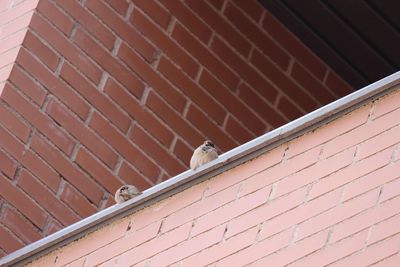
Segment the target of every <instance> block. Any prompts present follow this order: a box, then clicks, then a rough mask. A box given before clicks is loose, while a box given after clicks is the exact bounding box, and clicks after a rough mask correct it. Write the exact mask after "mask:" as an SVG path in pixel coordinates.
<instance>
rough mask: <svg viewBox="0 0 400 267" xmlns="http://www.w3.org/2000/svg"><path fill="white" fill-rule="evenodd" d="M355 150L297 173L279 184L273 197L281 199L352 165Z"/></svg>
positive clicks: (347, 151) (337, 155) (321, 161)
mask: <svg viewBox="0 0 400 267" xmlns="http://www.w3.org/2000/svg"><path fill="white" fill-rule="evenodd" d="M354 154H355V148H353V149H348V150H346V151H344V152H342V153H339V154H336V155H335V156H333V157H330V158H328V159H325V160H320V161H318V162H317V163H316V164H315V165H312V166H310V167H308V168H305V169H303V170H301V171H299V172H296V173H294V174H292V175H290V176H288V177H286V178H284V179H282V180H280V181H278V182H277V184H276V188H275V190H274V195H273V197H274V198H276V197H279V196H282V195H284V194H287V193H289V192H291V191H292V190H295V189H298V188H300V187H303V186H305V185H307V184H311V183H312V182H314V181H317V180H320V179H321V178H323V177H326V176H327V175H330V174H332V173H334V172H337V171H338V170H340V169H342V168H344V167H346V166H348V165H350V164H351V163H352V161H353V158H354Z"/></svg>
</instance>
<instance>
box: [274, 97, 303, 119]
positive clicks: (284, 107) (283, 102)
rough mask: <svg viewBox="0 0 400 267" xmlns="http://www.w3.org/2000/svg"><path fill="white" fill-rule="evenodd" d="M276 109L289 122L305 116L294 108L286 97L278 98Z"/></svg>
mask: <svg viewBox="0 0 400 267" xmlns="http://www.w3.org/2000/svg"><path fill="white" fill-rule="evenodd" d="M277 109H278V110H279V111H280V112H281V113H282V114H283V115H285V116H286V118H288V119H289V120H290V121H293V120H295V119H297V118H299V117H301V116H302V115H305V113H304V112H303V111H301V110H300V109H299V108H298V107H297V106H295V105H294V104H293V102H291V101H290V100H289V98H288V97H286V96H281V97H280V98H279V102H278V106H277Z"/></svg>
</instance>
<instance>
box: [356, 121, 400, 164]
mask: <svg viewBox="0 0 400 267" xmlns="http://www.w3.org/2000/svg"><path fill="white" fill-rule="evenodd" d="M399 134H400V127H399V126H397V127H394V128H392V129H390V130H388V131H386V132H382V133H381V134H379V135H377V136H375V137H373V138H371V139H369V140H367V141H365V142H363V143H361V145H360V147H359V152H358V154H357V157H358V158H359V159H364V158H366V157H369V156H371V155H373V154H375V153H377V152H379V151H382V150H384V149H385V148H388V147H392V146H394V145H395V144H397V143H399V142H400V139H399V138H398V136H399Z"/></svg>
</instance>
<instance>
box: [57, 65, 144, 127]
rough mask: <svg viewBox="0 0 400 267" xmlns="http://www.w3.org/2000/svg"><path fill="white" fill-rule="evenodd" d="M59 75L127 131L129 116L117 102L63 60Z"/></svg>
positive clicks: (129, 122) (115, 123)
mask: <svg viewBox="0 0 400 267" xmlns="http://www.w3.org/2000/svg"><path fill="white" fill-rule="evenodd" d="M60 77H61V78H63V79H64V81H66V82H67V83H68V84H70V85H71V87H73V88H75V90H77V91H78V92H79V93H80V94H81V95H82V96H83V97H85V99H86V100H87V101H88V102H89V103H90V104H91V105H93V107H95V108H96V109H97V110H98V111H100V112H101V113H103V114H104V115H105V116H106V117H107V118H109V119H110V121H112V122H113V124H114V125H115V126H117V127H118V128H119V129H120V130H121V131H122V132H125V133H126V132H127V131H128V129H129V126H130V124H131V120H130V118H129V116H128V115H126V114H125V113H123V112H122V111H121V109H120V108H119V106H118V105H117V104H115V103H114V102H112V101H111V100H110V99H109V98H108V97H106V96H105V95H104V94H102V93H101V92H100V91H99V90H97V89H96V88H95V87H94V86H93V85H92V84H91V83H89V82H88V81H87V80H86V79H85V78H84V77H82V76H81V75H80V74H79V73H78V72H77V71H76V70H75V69H74V68H73V67H72V66H71V65H70V64H69V63H67V62H64V64H63V66H62V68H61V71H60ZM131 88H132V87H131ZM134 88H137V87H133V88H132V93H133V94H134V93H135V91H134V90H135V89H134Z"/></svg>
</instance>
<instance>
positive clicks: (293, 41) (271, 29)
mask: <svg viewBox="0 0 400 267" xmlns="http://www.w3.org/2000/svg"><path fill="white" fill-rule="evenodd" d="M239 2H240V1H239ZM262 28H263V30H265V31H266V32H267V33H268V34H269V35H270V36H273V37H274V40H275V41H276V42H278V43H279V45H280V46H282V47H283V48H284V49H285V50H286V51H287V52H288V53H290V54H291V55H292V56H293V57H294V58H295V59H296V60H298V61H299V62H300V63H301V64H302V65H303V66H305V67H306V69H307V70H309V71H310V72H311V73H313V74H314V75H315V76H316V77H317V78H318V79H319V80H322V79H323V78H324V76H325V74H326V72H327V71H328V68H327V66H326V65H325V64H324V63H323V62H322V60H321V59H320V58H319V57H318V56H316V55H315V54H314V53H313V52H312V51H311V50H310V49H309V48H308V47H307V46H305V45H304V43H303V42H301V41H299V39H298V38H297V37H296V36H295V35H294V34H293V33H292V32H290V31H289V30H288V29H287V28H286V27H285V26H284V25H283V24H282V23H281V22H280V21H279V20H278V19H277V18H276V17H275V16H273V15H272V14H271V13H270V12H268V11H267V10H265V16H264V18H263V21H262ZM335 92H336V91H335Z"/></svg>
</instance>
